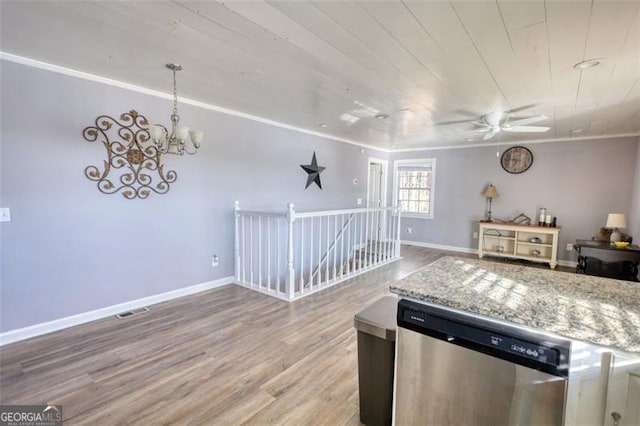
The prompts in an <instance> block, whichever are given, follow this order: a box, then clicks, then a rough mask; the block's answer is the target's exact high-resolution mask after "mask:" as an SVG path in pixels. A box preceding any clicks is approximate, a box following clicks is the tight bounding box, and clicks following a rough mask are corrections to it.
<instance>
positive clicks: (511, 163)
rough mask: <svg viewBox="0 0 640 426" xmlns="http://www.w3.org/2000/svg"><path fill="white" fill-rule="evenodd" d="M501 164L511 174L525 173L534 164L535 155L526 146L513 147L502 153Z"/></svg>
mask: <svg viewBox="0 0 640 426" xmlns="http://www.w3.org/2000/svg"><path fill="white" fill-rule="evenodd" d="M500 164H502V168H503V169H504V170H505V171H507V172H509V173H513V174H518V173H524V172H526V171H527V170H529V167H531V165H532V164H533V154H532V153H531V151H529V149H528V148H525V147H524V146H512V147H511V148H509V149H507V150H506V151H505V152H503V153H502V157H501V158H500Z"/></svg>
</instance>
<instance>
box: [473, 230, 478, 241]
mask: <svg viewBox="0 0 640 426" xmlns="http://www.w3.org/2000/svg"><path fill="white" fill-rule="evenodd" d="M473 239H474V240H477V239H478V233H477V232H474V233H473Z"/></svg>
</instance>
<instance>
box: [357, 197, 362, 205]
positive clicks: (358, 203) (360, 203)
mask: <svg viewBox="0 0 640 426" xmlns="http://www.w3.org/2000/svg"><path fill="white" fill-rule="evenodd" d="M356 204H357V205H359V206H361V205H362V198H358V199H356Z"/></svg>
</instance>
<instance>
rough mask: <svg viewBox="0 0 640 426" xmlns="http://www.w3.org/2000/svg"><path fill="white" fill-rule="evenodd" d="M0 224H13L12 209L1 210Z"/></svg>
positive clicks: (4, 208)
mask: <svg viewBox="0 0 640 426" xmlns="http://www.w3.org/2000/svg"><path fill="white" fill-rule="evenodd" d="M0 222H11V209H9V207H3V208H0Z"/></svg>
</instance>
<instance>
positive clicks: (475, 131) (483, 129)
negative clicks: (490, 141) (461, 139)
mask: <svg viewBox="0 0 640 426" xmlns="http://www.w3.org/2000/svg"><path fill="white" fill-rule="evenodd" d="M490 130H491V127H487V126H484V127H479V128H477V129H473V130H469V131H468V132H464V134H465V135H481V134H483V133H487V132H488V131H490Z"/></svg>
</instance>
